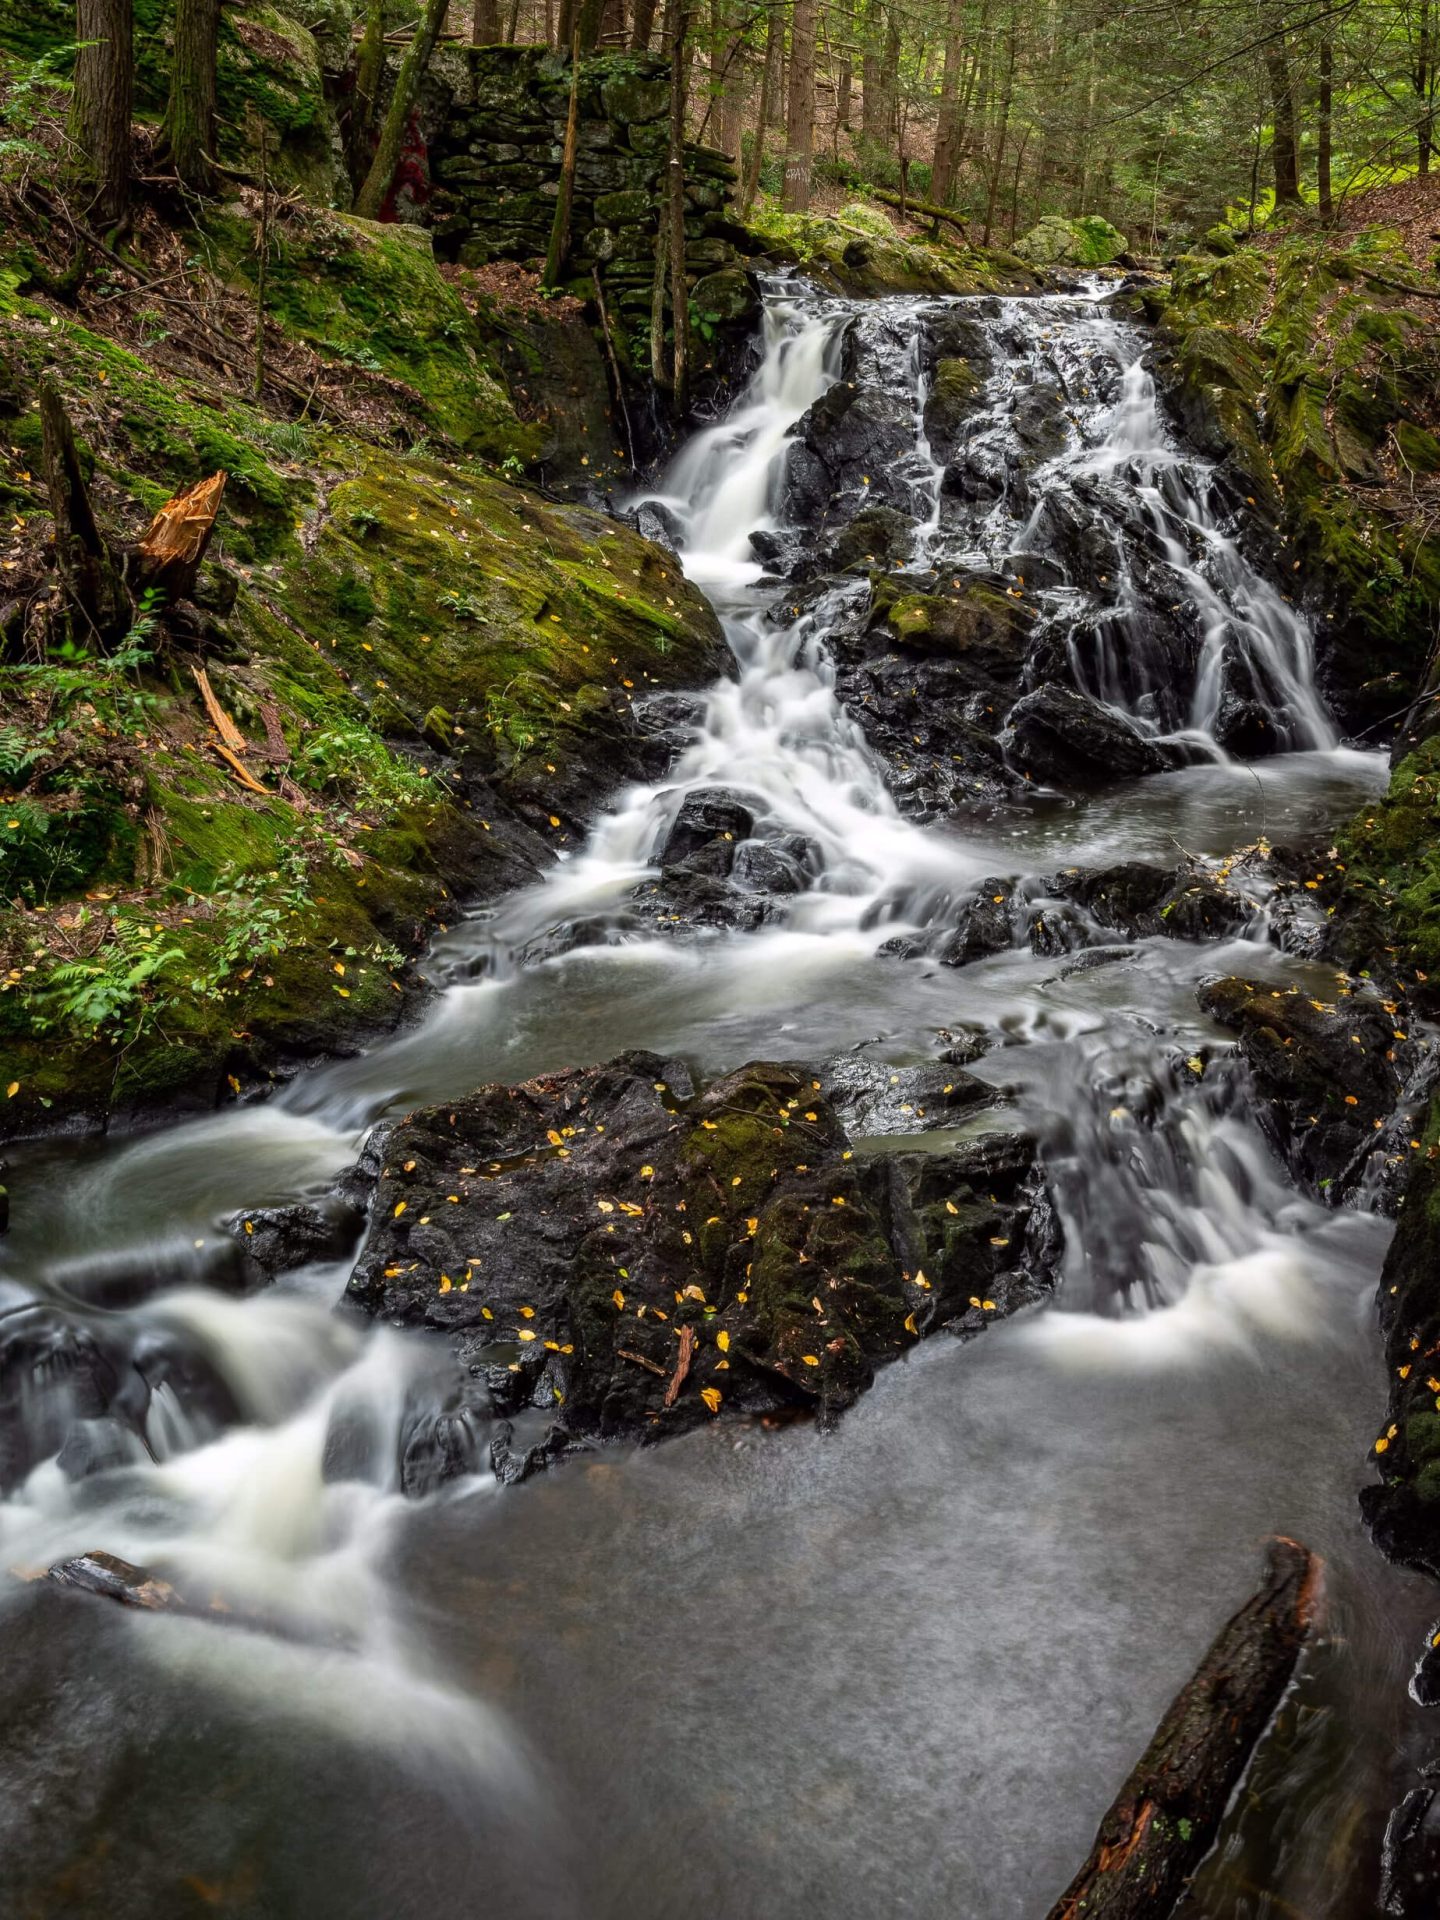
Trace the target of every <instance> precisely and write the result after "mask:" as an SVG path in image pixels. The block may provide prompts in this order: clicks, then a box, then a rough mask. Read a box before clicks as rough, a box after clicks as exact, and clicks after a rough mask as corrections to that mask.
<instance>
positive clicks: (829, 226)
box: [749, 194, 1037, 295]
mask: <svg viewBox="0 0 1440 1920" xmlns="http://www.w3.org/2000/svg"><path fill="white" fill-rule="evenodd" d="M749 250H750V251H751V252H752V253H756V254H769V255H772V256H778V257H780V258H783V259H786V260H792V261H794V262H796V263H797V264H798V265H800V266H803V267H804V268H805V269H806V271H807V272H808V273H809V274H810V275H811V276H812V277H813V278H817V279H818V280H819V281H820V282H821V283H822V284H823V285H827V286H829V287H831V288H833V289H835V290H837V291H839V292H843V293H849V294H858V295H870V294H886V293H998V292H1004V291H1007V290H1010V289H1016V288H1019V289H1025V288H1030V287H1033V286H1035V285H1036V284H1037V274H1036V270H1035V268H1034V267H1032V266H1031V265H1030V264H1029V263H1028V262H1026V261H1024V260H1020V259H1018V258H1017V257H1016V256H1015V255H1014V254H1010V253H1004V252H1001V251H1000V250H999V249H994V248H982V247H963V246H962V247H955V246H951V245H949V244H948V242H946V241H929V240H925V241H914V240H902V239H899V238H895V239H887V238H885V237H884V236H883V235H881V234H878V233H876V232H874V231H873V230H871V229H870V228H869V227H868V226H867V227H864V228H862V227H859V226H855V225H852V224H850V223H849V222H847V221H846V220H845V219H844V218H843V217H842V216H828V215H825V214H819V213H784V212H782V211H781V209H780V207H779V204H778V202H776V201H775V200H773V199H772V198H771V197H770V196H769V195H768V194H762V195H761V196H760V199H759V201H758V203H757V206H756V210H755V212H754V214H753V215H752V217H751V222H750V239H749Z"/></svg>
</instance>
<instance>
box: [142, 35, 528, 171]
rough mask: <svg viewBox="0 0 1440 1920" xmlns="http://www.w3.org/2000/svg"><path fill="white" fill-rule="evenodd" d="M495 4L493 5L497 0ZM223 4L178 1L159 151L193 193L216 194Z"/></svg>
mask: <svg viewBox="0 0 1440 1920" xmlns="http://www.w3.org/2000/svg"><path fill="white" fill-rule="evenodd" d="M492 4H493V0H492ZM219 36H220V0H176V7H175V57H174V60H173V63H172V65H171V68H170V94H169V98H168V99H167V101H166V105H165V119H164V123H163V125H162V126H161V129H160V150H161V153H162V154H163V155H164V157H165V158H166V159H168V160H169V162H170V164H171V166H173V167H174V169H175V174H176V177H177V179H179V181H180V182H181V184H182V185H183V186H187V187H188V188H189V189H190V191H191V192H192V193H199V194H210V193H213V192H214V191H215V104H216V96H215V53H216V46H217V43H218V40H219Z"/></svg>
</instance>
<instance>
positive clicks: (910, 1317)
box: [905, 1313, 920, 1334]
mask: <svg viewBox="0 0 1440 1920" xmlns="http://www.w3.org/2000/svg"><path fill="white" fill-rule="evenodd" d="M905 1331H906V1332H907V1333H915V1334H918V1333H919V1331H920V1329H919V1327H917V1326H916V1324H915V1316H914V1314H913V1313H907V1314H906V1316H905Z"/></svg>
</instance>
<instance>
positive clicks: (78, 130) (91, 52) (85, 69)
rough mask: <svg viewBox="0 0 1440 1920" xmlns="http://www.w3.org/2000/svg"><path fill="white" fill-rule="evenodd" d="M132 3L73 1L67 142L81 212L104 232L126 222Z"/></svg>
mask: <svg viewBox="0 0 1440 1920" xmlns="http://www.w3.org/2000/svg"><path fill="white" fill-rule="evenodd" d="M133 30H134V8H133V0H76V6H75V39H76V43H77V45H78V47H79V49H80V50H79V52H78V53H77V54H76V56H75V79H74V85H73V91H72V93H71V96H70V137H71V139H72V140H73V141H74V142H75V145H76V146H77V147H78V148H79V150H80V155H81V159H82V163H83V169H82V170H83V178H84V181H85V185H86V187H87V189H88V190H89V192H90V196H91V197H90V200H89V202H88V204H87V205H86V208H85V212H86V215H87V217H88V218H89V219H91V220H92V221H93V222H94V223H95V225H96V226H98V227H101V228H103V229H106V230H109V229H111V228H116V227H124V226H126V225H128V223H129V218H130V107H131V99H132V96H133V94H134V89H135V49H134V40H133Z"/></svg>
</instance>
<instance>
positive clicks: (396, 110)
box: [355, 0, 448, 220]
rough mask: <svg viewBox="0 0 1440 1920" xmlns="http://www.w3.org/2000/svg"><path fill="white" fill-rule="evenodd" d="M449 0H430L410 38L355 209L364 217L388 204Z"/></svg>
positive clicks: (376, 216) (375, 217)
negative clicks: (408, 126)
mask: <svg viewBox="0 0 1440 1920" xmlns="http://www.w3.org/2000/svg"><path fill="white" fill-rule="evenodd" d="M447 7H448V0H426V5H425V12H424V15H423V16H422V18H421V21H420V25H419V26H418V27H417V28H416V30H415V38H414V39H413V40H412V41H411V42H410V47H409V51H408V52H407V53H406V55H405V59H404V61H403V63H402V65H401V68H400V73H399V76H398V78H397V79H396V82H395V92H394V94H393V95H392V96H391V100H390V105H389V106H388V108H387V109H386V111H385V121H384V124H383V126H382V127H381V129H380V139H379V141H378V143H377V144H376V148H375V157H374V159H373V160H372V161H371V162H370V171H369V172H368V173H367V174H366V176H365V181H364V184H363V185H362V187H361V188H360V191H359V193H357V194H356V196H355V211H356V213H358V214H359V215H360V216H361V218H362V219H365V220H378V219H379V218H380V213H381V209H382V208H383V207H384V205H385V198H386V195H387V194H388V193H389V191H390V183H391V181H392V180H393V179H394V178H395V165H396V162H397V161H398V160H399V158H400V148H401V146H402V144H403V142H404V139H405V127H406V123H407V122H408V121H409V118H410V115H411V113H412V112H413V111H414V107H415V102H416V100H417V99H418V98H419V95H420V82H421V81H422V80H423V79H424V78H425V69H426V68H427V67H428V66H429V65H430V56H431V54H433V53H434V51H435V42H436V41H437V40H438V39H439V38H440V29H441V27H443V26H444V24H445V14H446V10H447Z"/></svg>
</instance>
